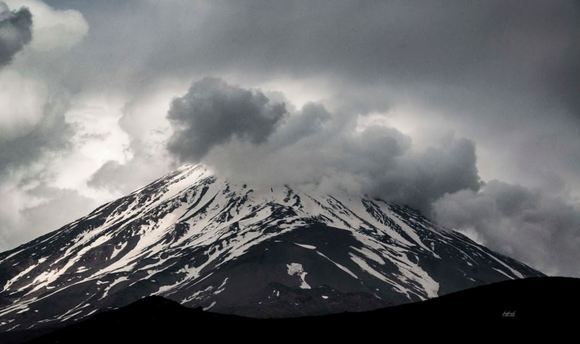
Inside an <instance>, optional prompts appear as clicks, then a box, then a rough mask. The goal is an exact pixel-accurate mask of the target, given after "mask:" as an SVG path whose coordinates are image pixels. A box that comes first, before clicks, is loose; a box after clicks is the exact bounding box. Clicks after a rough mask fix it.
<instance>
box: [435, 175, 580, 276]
mask: <svg viewBox="0 0 580 344" xmlns="http://www.w3.org/2000/svg"><path fill="white" fill-rule="evenodd" d="M434 212H435V214H436V215H437V218H438V219H439V220H440V221H443V222H444V223H445V224H447V225H448V226H451V227H454V228H459V229H463V230H465V231H467V232H468V233H471V234H474V235H475V237H476V238H478V239H480V240H481V241H483V243H484V244H486V245H487V246H489V247H492V248H494V249H496V250H498V251H500V252H503V253H505V254H507V255H510V256H512V257H518V258H519V259H521V260H523V261H526V262H528V263H529V264H532V265H533V266H536V267H538V268H539V269H541V270H543V271H545V272H547V273H549V274H565V275H577V274H578V262H580V250H578V248H579V247H580V230H579V229H580V209H579V208H578V207H577V206H574V205H571V204H569V203H567V202H565V201H564V200H562V199H559V198H553V197H550V196H547V195H545V194H544V193H542V192H540V191H538V190H530V189H528V188H525V187H522V186H518V185H512V184H507V183H503V182H500V181H490V182H488V183H487V184H486V185H485V186H483V187H482V188H481V190H479V191H473V190H462V191H459V192H457V193H454V194H448V195H445V196H444V197H442V198H441V199H439V200H438V201H437V202H435V204H434Z"/></svg>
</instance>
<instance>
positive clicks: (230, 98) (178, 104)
mask: <svg viewBox="0 0 580 344" xmlns="http://www.w3.org/2000/svg"><path fill="white" fill-rule="evenodd" d="M285 113H286V108H285V106H284V104H281V103H273V102H272V101H271V100H270V99H268V97H266V96H265V95H264V94H263V93H262V92H260V91H252V90H246V89H242V88H240V87H236V86H231V85H228V84H227V83H225V82H223V81H222V80H219V79H212V78H206V79H203V80H200V81H198V82H196V83H194V84H193V85H192V86H191V88H190V89H189V92H187V94H186V95H184V96H183V97H180V98H176V99H174V100H173V102H172V104H171V109H170V110H169V114H168V116H167V118H168V119H169V121H170V122H171V124H172V125H173V127H174V129H175V133H174V134H173V136H172V137H171V139H170V142H169V145H168V149H169V151H170V152H171V153H173V154H175V155H176V156H177V157H179V158H180V159H181V160H192V159H193V160H197V159H199V158H201V157H203V156H204V155H205V154H206V153H207V152H208V151H209V150H210V149H211V148H212V147H213V146H215V145H218V144H222V143H225V142H227V141H229V140H231V139H232V138H237V139H238V140H242V141H246V140H247V141H249V142H252V143H262V142H264V141H265V140H266V139H267V138H268V136H270V134H271V133H272V131H273V130H274V128H275V127H276V125H277V124H278V123H279V122H280V120H281V119H282V117H283V116H284V114H285Z"/></svg>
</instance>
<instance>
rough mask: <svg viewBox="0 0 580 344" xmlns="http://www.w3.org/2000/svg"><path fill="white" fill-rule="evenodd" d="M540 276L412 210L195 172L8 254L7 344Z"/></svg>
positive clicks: (3, 326)
mask: <svg viewBox="0 0 580 344" xmlns="http://www.w3.org/2000/svg"><path fill="white" fill-rule="evenodd" d="M530 276H542V274H541V273H539V272H537V271H535V270H533V269H531V268H529V267H528V266H526V265H524V264H522V263H519V262H517V261H515V260H513V259H510V258H508V257H505V256H503V255H500V254H497V253H494V252H492V251H490V250H488V249H486V248H485V247H483V246H481V245H478V244H476V243H475V242H473V241H471V240H470V239H468V238H467V237H465V236H464V235H462V234H460V233H457V232H455V231H450V230H446V229H443V228H440V227H438V226H437V225H435V224H434V223H432V222H431V221H429V220H428V219H426V218H424V217H422V216H421V215H420V214H418V213H417V212H415V211H413V210H412V209H410V208H407V207H401V206H397V205H394V204H388V203H386V202H384V201H382V200H378V199H371V198H368V197H366V196H364V195H345V194H339V193H336V194H328V193H321V192H320V191H317V190H315V189H306V188H305V187H291V186H277V187H266V188H264V187H262V188H255V187H252V186H251V185H245V184H242V185H236V184H233V183H230V182H228V181H227V180H223V179H221V178H219V177H218V176H217V175H215V174H214V173H212V171H210V170H209V169H207V168H206V167H204V166H203V165H187V166H184V167H182V168H180V169H179V170H177V171H175V172H173V173H171V174H169V175H167V176H165V177H163V178H161V179H159V180H157V181H155V182H153V183H151V184H149V185H147V186H146V187H144V188H142V189H140V190H137V191H135V192H133V193H131V194H130V195H128V196H126V197H123V198H120V199H118V200H116V201H113V202H111V203H108V204H105V205H103V206H101V207H99V208H98V209H96V210H95V211H93V212H92V213H91V214H89V215H87V216H85V217H83V218H81V219H78V220H77V221H74V222H72V223H70V224H68V225H66V226H64V227H62V228H61V229H59V230H57V231H54V232H52V233H49V234H47V235H44V236H42V237H40V238H38V239H36V240H33V241H31V242H29V243H27V244H24V245H22V246H20V247H18V248H16V249H14V250H11V251H8V252H4V253H2V254H0V331H7V330H24V329H29V328H38V327H43V326H52V325H54V324H57V323H60V322H66V321H68V320H78V319H82V318H86V317H88V316H90V315H92V314H94V313H96V312H98V311H99V310H103V309H111V308H118V307H121V306H124V305H127V304H129V303H131V302H133V301H135V300H138V299H140V298H142V297H145V296H150V295H159V296H163V297H165V298H168V299H171V300H175V301H177V302H179V303H181V304H183V305H186V306H189V307H204V308H205V309H208V310H209V309H211V310H212V311H215V312H220V313H231V314H239V315H246V316H256V317H288V316H302V315H316V314H328V313H334V312H343V311H363V310H370V309H376V308H381V307H385V306H390V305H397V304H402V303H407V302H412V301H419V300H425V299H428V298H432V297H436V296H439V295H444V294H447V293H450V292H454V291H457V290H462V289H466V288H471V287H475V286H478V285H482V284H486V283H492V282H497V281H501V280H506V279H517V278H522V277H530Z"/></svg>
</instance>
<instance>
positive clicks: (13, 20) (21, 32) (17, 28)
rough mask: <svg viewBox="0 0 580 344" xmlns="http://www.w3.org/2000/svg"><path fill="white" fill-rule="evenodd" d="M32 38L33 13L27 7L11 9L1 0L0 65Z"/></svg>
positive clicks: (8, 60) (9, 59)
mask: <svg viewBox="0 0 580 344" xmlns="http://www.w3.org/2000/svg"><path fill="white" fill-rule="evenodd" d="M31 39H32V14H31V13H30V11H29V10H28V9H27V8H21V9H19V10H16V11H11V10H10V9H9V8H8V6H6V4H5V3H4V2H1V1H0V67H1V66H3V65H6V64H8V63H9V62H10V61H11V60H12V57H14V55H16V53H17V52H19V51H20V50H21V49H22V48H23V47H24V46H25V45H26V44H28V43H29V42H30V40H31Z"/></svg>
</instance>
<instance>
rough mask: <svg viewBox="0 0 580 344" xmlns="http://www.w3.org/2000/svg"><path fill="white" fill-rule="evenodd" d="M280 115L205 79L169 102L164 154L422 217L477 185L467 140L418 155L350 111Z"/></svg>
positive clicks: (257, 98) (312, 106)
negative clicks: (409, 209)
mask: <svg viewBox="0 0 580 344" xmlns="http://www.w3.org/2000/svg"><path fill="white" fill-rule="evenodd" d="M282 97H283V96H282ZM285 112H286V110H285V108H284V107H283V106H282V105H280V104H271V102H270V101H269V100H268V98H266V96H264V95H263V94H262V93H261V92H260V91H255V90H254V91H252V90H247V89H242V88H240V87H233V86H230V85H228V84H227V83H225V82H224V81H222V80H219V79H203V80H201V81H198V82H196V83H194V84H193V86H192V87H191V89H190V90H189V92H188V93H187V94H186V95H185V96H183V97H181V98H177V99H176V100H174V101H173V103H172V107H171V110H170V111H169V118H170V119H171V120H172V121H174V122H175V121H176V120H177V119H179V121H178V122H177V123H176V124H177V125H176V132H175V134H174V135H173V136H172V137H171V139H170V142H169V144H168V149H169V151H170V152H171V153H172V154H174V155H175V156H176V157H177V158H178V159H179V160H181V161H194V162H197V161H200V160H201V161H204V162H206V163H209V164H211V165H214V166H217V169H216V170H217V171H218V173H223V174H227V175H228V178H230V179H236V180H251V181H252V182H253V183H256V184H261V183H266V184H268V185H271V184H287V183H301V184H315V185H317V186H321V187H325V188H339V189H343V190H344V189H346V190H349V189H356V191H360V192H364V193H368V194H371V195H373V196H376V197H381V198H384V199H388V200H391V201H396V202H400V203H405V204H408V205H411V206H414V207H415V208H419V209H421V210H423V211H426V212H429V211H430V207H431V203H432V202H433V201H434V200H436V199H438V198H439V197H441V196H443V195H444V194H446V193H452V192H455V191H458V190H463V189H473V190H477V189H478V187H479V176H478V172H477V168H476V157H475V146H474V144H473V142H471V141H469V140H466V139H456V138H453V137H450V138H447V140H445V142H441V143H440V144H439V145H437V146H434V147H429V148H428V149H425V150H421V151H416V150H415V149H413V144H412V140H411V138H410V137H408V136H406V135H404V134H403V133H401V132H400V131H398V130H396V129H394V128H389V127H384V126H370V127H367V128H362V129H360V130H359V129H357V119H358V118H357V115H356V114H352V113H340V114H331V113H329V112H328V111H327V110H326V108H325V107H324V106H323V105H321V104H316V103H308V104H306V105H305V106H303V107H302V109H299V110H296V111H293V112H292V113H288V116H287V117H286V118H285V119H284V120H283V119H282V116H283V114H284V113H285ZM267 137H269V139H268V140H267V141H266V138H267ZM244 141H248V142H249V143H250V144H249V145H248V144H244ZM211 148H215V149H216V152H215V153H214V154H212V152H209V151H210V149H211ZM208 152H209V154H208ZM206 154H207V156H206ZM103 172H104V171H103ZM329 191H330V190H329Z"/></svg>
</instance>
